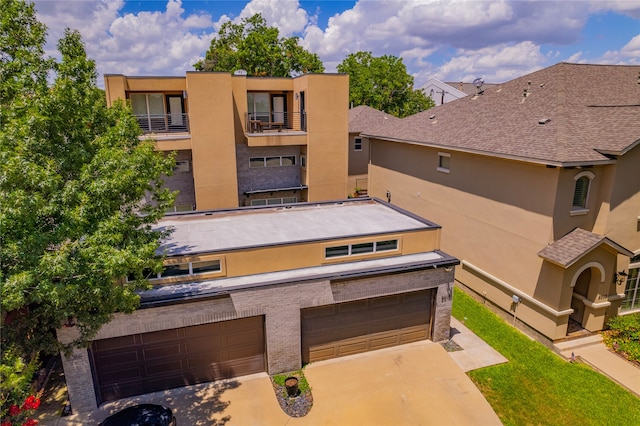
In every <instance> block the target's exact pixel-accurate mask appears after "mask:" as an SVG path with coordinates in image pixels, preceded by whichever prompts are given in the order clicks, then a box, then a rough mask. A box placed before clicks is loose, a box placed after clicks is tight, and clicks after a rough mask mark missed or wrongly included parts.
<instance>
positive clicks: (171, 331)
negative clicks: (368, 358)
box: [58, 198, 459, 413]
mask: <svg viewBox="0 0 640 426" xmlns="http://www.w3.org/2000/svg"><path fill="white" fill-rule="evenodd" d="M157 226H158V227H160V228H166V227H171V228H172V229H174V232H173V234H172V235H171V237H170V238H168V239H167V240H165V241H163V245H162V252H163V253H164V254H166V256H167V257H166V260H165V269H164V270H163V271H162V272H161V273H159V274H157V275H156V276H154V277H153V278H151V279H150V283H151V284H152V285H153V288H152V289H151V290H148V291H142V292H140V298H141V304H140V308H139V309H138V310H136V311H135V312H134V313H132V314H131V315H125V314H116V315H114V318H113V320H112V321H110V322H109V323H108V324H105V325H104V326H102V328H101V329H100V330H99V331H98V333H97V335H96V336H95V338H94V340H93V342H91V344H90V345H89V347H88V348H79V349H75V350H74V351H73V354H72V355H71V356H70V357H62V363H63V367H64V372H65V378H66V383H67V388H68V391H69V398H70V401H71V404H72V406H73V410H74V412H76V413H88V412H91V411H92V410H94V409H96V407H97V406H99V405H100V404H102V403H104V402H107V401H113V400H116V399H120V398H125V397H130V396H134V395H139V394H144V393H149V392H154V391H160V390H165V389H171V388H176V387H181V386H186V385H190V384H195V383H201V382H209V381H215V380H219V379H224V378H232V377H238V376H244V375H248V374H255V373H261V372H267V373H269V374H276V373H283V372H289V371H293V370H297V369H299V368H301V367H302V365H303V364H306V363H309V362H314V361H320V360H327V359H331V358H337V357H341V356H346V355H351V354H356V353H361V352H367V351H372V350H377V349H381V348H386V347H390V346H396V345H401V344H405V343H409V342H415V341H419V340H425V339H430V340H432V341H434V342H437V341H442V340H446V339H448V338H449V330H450V318H451V301H452V292H453V285H454V279H453V277H454V273H455V272H454V269H455V266H456V265H458V264H459V261H458V260H457V259H455V258H453V257H451V256H449V255H447V254H446V253H444V252H442V251H440V231H441V229H440V226H438V225H436V224H434V223H432V222H430V221H428V220H425V219H422V218H420V217H417V216H415V215H413V214H410V213H408V212H406V211H403V210H401V209H399V208H397V207H396V206H393V205H389V204H387V203H385V202H383V201H378V200H372V199H368V198H358V199H352V200H344V201H338V202H323V203H297V204H289V205H286V206H262V207H245V208H237V209H228V210H218V211H209V212H188V213H176V214H173V215H171V216H167V217H165V218H164V219H163V220H161V221H160V222H159V223H158V225H157ZM76 333H77V329H76V328H75V327H69V328H62V329H60V330H58V338H59V339H60V340H61V341H64V342H68V341H69V340H70V339H73V338H74V336H76ZM338 386H339V385H338ZM273 402H274V403H275V400H274V401H273Z"/></svg>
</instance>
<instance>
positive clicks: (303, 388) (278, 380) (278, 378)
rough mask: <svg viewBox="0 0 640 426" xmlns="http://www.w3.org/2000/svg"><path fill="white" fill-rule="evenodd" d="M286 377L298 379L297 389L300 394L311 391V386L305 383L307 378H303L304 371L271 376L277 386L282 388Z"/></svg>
mask: <svg viewBox="0 0 640 426" xmlns="http://www.w3.org/2000/svg"><path fill="white" fill-rule="evenodd" d="M288 377H295V378H297V379H298V389H300V393H305V392H307V391H310V390H311V386H309V382H307V378H306V377H305V376H304V369H302V368H301V369H300V370H296V371H292V372H290V373H283V374H276V375H274V376H273V381H274V383H275V384H277V385H279V386H284V382H285V380H287V378H288Z"/></svg>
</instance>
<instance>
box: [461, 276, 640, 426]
mask: <svg viewBox="0 0 640 426" xmlns="http://www.w3.org/2000/svg"><path fill="white" fill-rule="evenodd" d="M453 316H454V317H456V318H457V319H458V320H460V321H464V324H465V325H466V326H467V327H468V328H469V329H470V330H472V331H473V332H474V333H476V334H477V335H478V336H479V337H480V338H482V339H483V340H484V341H485V342H487V343H488V344H489V345H491V346H492V347H493V348H495V349H496V350H497V351H498V352H500V353H501V354H502V355H504V356H505V357H506V358H507V359H508V360H509V362H508V363H506V364H501V365H496V366H493V367H487V368H482V369H479V370H475V371H471V372H469V377H471V379H472V380H473V382H474V383H475V384H476V386H477V387H478V389H480V391H481V392H482V393H483V395H484V396H485V398H486V399H487V401H489V403H490V404H491V406H492V407H493V409H494V410H495V412H496V413H497V414H498V416H499V417H500V420H501V421H502V422H503V423H504V424H505V425H514V426H516V425H517V426H522V425H571V426H574V425H598V426H600V425H616V426H623V425H640V398H638V397H636V396H635V395H634V394H632V393H631V392H629V391H627V390H626V389H624V388H622V387H620V386H618V385H617V384H616V383H614V382H612V381H611V380H609V379H608V378H606V377H604V376H602V375H601V374H599V373H596V372H595V371H593V370H592V369H591V368H589V367H587V366H585V365H583V364H580V363H574V364H572V363H568V362H566V361H564V360H562V359H561V358H560V357H559V356H557V355H555V354H554V353H553V352H551V350H550V349H548V348H547V347H545V346H544V345H542V344H540V343H538V342H534V341H532V340H530V339H529V338H528V337H526V336H525V335H523V334H522V333H520V332H519V331H517V330H515V329H514V328H512V327H511V326H510V325H509V324H507V323H506V322H505V321H503V320H502V319H500V318H499V317H498V316H497V315H495V314H494V313H493V312H491V311H490V310H489V309H487V308H486V307H484V306H482V305H481V304H479V303H477V302H476V301H474V300H473V299H472V298H471V297H469V296H468V295H466V294H465V293H463V292H462V291H460V290H458V289H457V288H456V289H455V294H454V299H453Z"/></svg>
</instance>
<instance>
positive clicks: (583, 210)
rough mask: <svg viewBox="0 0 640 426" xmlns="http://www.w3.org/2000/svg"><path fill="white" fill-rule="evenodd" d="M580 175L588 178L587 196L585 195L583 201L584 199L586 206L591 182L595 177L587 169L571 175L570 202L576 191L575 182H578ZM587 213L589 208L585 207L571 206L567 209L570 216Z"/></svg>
mask: <svg viewBox="0 0 640 426" xmlns="http://www.w3.org/2000/svg"><path fill="white" fill-rule="evenodd" d="M581 177H587V178H588V179H589V187H588V188H587V196H586V197H585V201H584V205H585V206H588V205H589V196H590V195H591V184H592V183H593V179H594V178H595V177H596V175H595V174H594V173H593V172H589V171H583V172H580V173H578V174H577V175H575V176H574V177H573V181H574V184H573V193H572V194H571V200H572V201H571V202H572V203H573V196H574V195H575V193H576V182H578V179H580V178H581ZM587 213H589V209H588V208H586V207H573V206H571V210H570V211H569V215H570V216H582V215H585V214H587Z"/></svg>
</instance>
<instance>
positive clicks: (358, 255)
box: [324, 238, 400, 260]
mask: <svg viewBox="0 0 640 426" xmlns="http://www.w3.org/2000/svg"><path fill="white" fill-rule="evenodd" d="M386 241H395V242H396V248H394V249H387V250H378V243H382V242H386ZM370 243H373V251H370V252H365V253H352V252H351V250H352V247H353V246H354V245H356V246H357V245H359V244H370ZM344 246H347V247H348V254H345V255H342V256H327V249H328V248H334V247H344ZM398 250H400V240H399V239H398V238H391V239H388V240H376V241H364V242H358V243H349V244H340V245H337V246H326V247H324V258H325V260H332V259H344V258H345V257H360V256H370V255H373V254H376V253H390V252H394V251H398Z"/></svg>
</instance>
